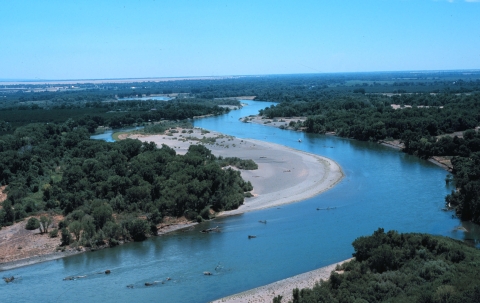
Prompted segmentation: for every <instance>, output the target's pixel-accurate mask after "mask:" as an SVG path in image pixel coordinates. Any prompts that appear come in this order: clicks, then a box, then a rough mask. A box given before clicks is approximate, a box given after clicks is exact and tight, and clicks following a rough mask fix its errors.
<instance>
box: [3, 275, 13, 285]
mask: <svg viewBox="0 0 480 303" xmlns="http://www.w3.org/2000/svg"><path fill="white" fill-rule="evenodd" d="M3 280H4V281H5V282H7V283H10V282H13V280H15V277H14V276H11V277H4V278H3Z"/></svg>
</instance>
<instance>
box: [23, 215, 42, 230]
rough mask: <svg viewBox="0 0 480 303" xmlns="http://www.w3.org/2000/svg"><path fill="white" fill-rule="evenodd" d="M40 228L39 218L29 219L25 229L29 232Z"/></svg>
mask: <svg viewBox="0 0 480 303" xmlns="http://www.w3.org/2000/svg"><path fill="white" fill-rule="evenodd" d="M39 227H40V222H39V221H38V219H37V218H35V217H31V218H30V219H28V221H27V224H26V225H25V229H27V230H35V229H37V228H39Z"/></svg>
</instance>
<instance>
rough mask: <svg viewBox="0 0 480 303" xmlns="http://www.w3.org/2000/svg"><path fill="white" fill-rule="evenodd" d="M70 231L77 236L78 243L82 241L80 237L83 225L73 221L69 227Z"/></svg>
mask: <svg viewBox="0 0 480 303" xmlns="http://www.w3.org/2000/svg"><path fill="white" fill-rule="evenodd" d="M68 229H69V230H70V232H71V233H72V234H73V235H74V236H75V241H77V242H78V241H79V240H80V235H81V232H82V224H81V223H80V222H78V221H73V222H72V223H70V224H69V225H68Z"/></svg>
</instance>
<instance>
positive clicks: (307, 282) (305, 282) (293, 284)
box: [212, 259, 352, 303]
mask: <svg viewBox="0 0 480 303" xmlns="http://www.w3.org/2000/svg"><path fill="white" fill-rule="evenodd" d="M350 260H352V259H348V260H345V261H342V262H339V263H335V264H331V265H328V266H325V267H322V268H319V269H316V270H312V271H309V272H306V273H303V274H300V275H297V276H293V277H290V278H287V279H284V280H280V281H277V282H274V283H271V284H268V285H265V286H261V287H257V288H254V289H250V290H247V291H245V292H241V293H238V294H235V295H232V296H228V297H225V298H222V299H218V300H215V301H212V303H261V302H272V301H273V298H274V297H276V296H278V295H280V296H282V297H283V298H282V302H289V301H291V300H292V299H293V297H292V291H293V290H294V289H295V288H298V289H302V288H307V287H308V288H312V287H313V286H315V284H316V283H320V281H321V280H327V279H328V278H329V277H330V273H331V272H332V271H334V270H335V267H336V266H337V265H340V264H342V263H344V262H347V261H350Z"/></svg>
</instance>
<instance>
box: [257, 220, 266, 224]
mask: <svg viewBox="0 0 480 303" xmlns="http://www.w3.org/2000/svg"><path fill="white" fill-rule="evenodd" d="M258 222H260V223H263V224H267V220H260V221H258Z"/></svg>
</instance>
